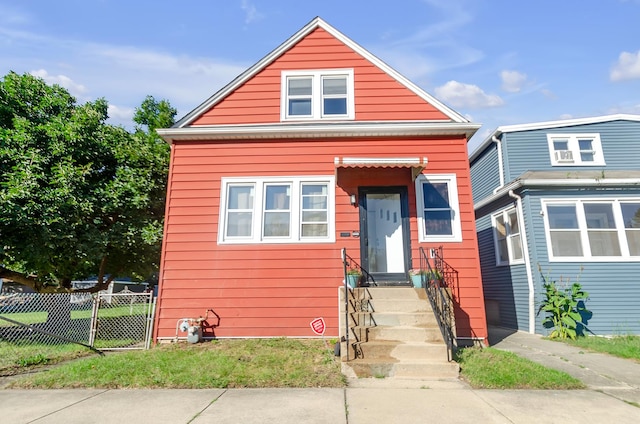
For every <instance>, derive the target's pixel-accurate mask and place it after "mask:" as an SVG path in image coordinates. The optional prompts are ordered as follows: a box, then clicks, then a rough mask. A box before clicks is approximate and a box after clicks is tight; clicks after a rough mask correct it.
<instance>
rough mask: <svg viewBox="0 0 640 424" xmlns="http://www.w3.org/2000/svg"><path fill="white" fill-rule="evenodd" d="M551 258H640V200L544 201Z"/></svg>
mask: <svg viewBox="0 0 640 424" xmlns="http://www.w3.org/2000/svg"><path fill="white" fill-rule="evenodd" d="M543 210H544V215H545V230H546V236H547V246H548V250H549V258H551V259H552V260H556V261H576V260H581V261H582V260H589V259H591V260H592V261H603V260H606V261H616V260H620V261H623V260H640V199H631V200H628V199H611V200H601V199H598V200H594V199H581V200H575V201H546V202H544V201H543Z"/></svg>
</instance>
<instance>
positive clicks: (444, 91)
mask: <svg viewBox="0 0 640 424" xmlns="http://www.w3.org/2000/svg"><path fill="white" fill-rule="evenodd" d="M435 93H436V96H437V97H438V98H439V99H441V100H442V101H444V102H445V103H447V104H449V105H451V106H453V107H459V108H466V107H468V108H477V109H481V108H487V107H496V106H502V105H503V104H504V101H503V100H502V99H501V98H500V96H498V95H496V94H487V93H485V92H484V91H483V90H482V89H481V88H480V87H478V86H477V85H473V84H465V83H462V82H458V81H449V82H447V83H446V84H445V85H442V86H440V87H436V89H435Z"/></svg>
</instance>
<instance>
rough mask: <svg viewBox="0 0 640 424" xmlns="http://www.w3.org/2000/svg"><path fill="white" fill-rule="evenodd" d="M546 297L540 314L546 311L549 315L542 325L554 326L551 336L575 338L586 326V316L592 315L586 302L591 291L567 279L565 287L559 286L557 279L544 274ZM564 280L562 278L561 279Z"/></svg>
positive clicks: (546, 326) (554, 337)
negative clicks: (570, 282)
mask: <svg viewBox="0 0 640 424" xmlns="http://www.w3.org/2000/svg"><path fill="white" fill-rule="evenodd" d="M542 278H543V280H544V284H543V285H542V286H543V288H544V290H545V299H544V300H543V302H542V304H541V305H540V308H539V309H538V314H540V312H541V311H544V312H545V313H546V314H547V316H546V317H545V319H544V321H542V325H543V326H544V327H545V328H553V331H552V332H551V334H549V337H550V338H552V339H556V338H557V339H567V338H570V339H573V340H575V338H576V337H577V336H578V335H579V334H580V333H581V330H582V328H583V327H584V328H586V323H585V322H584V317H585V316H590V315H591V311H589V310H588V309H587V308H586V306H585V304H584V302H585V301H586V300H587V299H588V298H589V293H587V292H586V291H584V290H583V289H582V286H581V285H580V283H578V282H575V283H572V284H571V285H570V286H569V282H568V281H567V282H566V283H565V284H564V287H559V286H558V284H556V282H555V281H552V280H550V279H549V277H546V276H544V275H543V277H542ZM561 282H562V280H561Z"/></svg>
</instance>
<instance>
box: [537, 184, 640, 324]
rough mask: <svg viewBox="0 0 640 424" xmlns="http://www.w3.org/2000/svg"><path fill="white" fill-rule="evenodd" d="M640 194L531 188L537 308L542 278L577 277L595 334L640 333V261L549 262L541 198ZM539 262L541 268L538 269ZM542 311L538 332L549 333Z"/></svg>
mask: <svg viewBox="0 0 640 424" xmlns="http://www.w3.org/2000/svg"><path fill="white" fill-rule="evenodd" d="M603 196H606V197H607V198H623V197H640V190H637V189H636V190H624V191H623V190H616V191H611V190H608V191H606V193H603V192H602V191H597V190H583V191H580V192H579V193H575V192H574V193H571V192H564V193H563V192H558V191H546V192H545V191H529V192H527V198H526V202H525V207H526V210H525V215H526V217H528V218H529V219H525V225H526V226H527V228H528V232H527V234H528V237H530V243H529V244H530V245H531V247H532V250H531V262H532V270H533V277H534V281H535V293H536V298H535V301H536V310H537V309H538V308H539V306H540V303H541V302H542V300H543V289H542V284H543V278H542V276H543V275H544V276H546V277H548V278H550V279H551V280H554V281H557V282H560V281H562V282H565V283H568V282H574V281H578V282H579V283H580V284H581V285H582V287H583V288H584V289H585V290H586V291H587V292H588V293H589V300H588V301H587V302H586V305H587V308H588V309H589V310H591V311H592V312H593V317H592V318H591V319H590V320H589V322H588V326H589V329H590V330H591V331H593V332H594V333H596V334H601V335H609V334H621V333H634V334H640V262H591V261H589V262H584V261H583V262H550V261H549V256H548V250H547V243H546V235H545V229H544V219H543V216H542V215H541V214H540V211H541V210H542V206H541V199H570V198H573V197H580V198H602V197H603ZM538 266H539V268H540V270H538ZM543 319H544V316H543V314H540V315H538V316H537V317H536V333H540V334H546V333H547V330H546V329H544V328H543V327H542V320H543Z"/></svg>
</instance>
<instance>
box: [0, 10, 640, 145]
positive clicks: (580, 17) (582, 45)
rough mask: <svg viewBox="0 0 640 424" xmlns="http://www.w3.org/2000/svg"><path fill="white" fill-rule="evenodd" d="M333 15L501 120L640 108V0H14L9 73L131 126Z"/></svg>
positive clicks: (7, 43)
mask: <svg viewBox="0 0 640 424" xmlns="http://www.w3.org/2000/svg"><path fill="white" fill-rule="evenodd" d="M315 16H320V17H322V18H323V19H324V20H326V21H327V22H328V23H329V24H331V25H333V26H334V27H335V28H336V29H338V30H339V31H341V32H342V33H344V34H345V35H346V36H348V37H349V38H351V39H352V40H354V41H355V42H356V43H358V44H360V45H361V46H363V47H364V48H366V49H367V50H369V51H370V52H371V53H373V54H375V55H376V56H378V57H379V58H380V59H382V60H384V61H385V62H386V63H388V64H389V65H391V66H392V67H393V68H395V69H396V70H398V71H399V72H400V73H402V74H403V75H405V76H406V77H407V78H409V79H410V80H412V81H413V82H414V83H416V84H417V85H418V86H420V87H421V88H423V89H424V90H426V91H427V92H429V93H430V94H432V95H434V96H435V97H437V98H438V99H439V100H441V101H443V102H444V103H445V104H447V105H449V106H450V107H452V108H453V109H454V110H456V111H458V112H460V113H462V114H463V115H465V116H466V117H467V118H469V119H471V120H472V121H473V122H477V123H480V124H483V126H482V128H481V129H480V130H479V131H478V133H477V134H476V136H474V138H473V139H472V140H471V141H470V143H469V149H470V151H473V149H474V148H475V147H476V146H477V145H478V144H479V143H480V142H481V141H482V140H483V139H484V138H485V137H486V136H487V135H489V134H490V133H491V132H492V131H493V130H494V129H495V128H496V127H497V126H500V125H511V124H523V123H529V122H538V121H546V120H556V119H564V118H580V117H588V116H596V115H602V114H610V113H640V24H639V22H640V0H563V1H557V0H538V1H527V2H521V1H513V0H396V1H382V0H319V1H315V0H304V1H301V0H185V1H181V2H177V1H175V0H173V1H166V0H156V1H154V2H150V3H148V2H137V1H131V0H128V1H124V0H90V1H87V0H59V1H55V2H54V1H50V0H46V1H45V0H25V1H21V2H16V1H15V0H0V75H2V76H3V75H6V74H7V73H8V72H9V71H15V72H18V73H24V72H30V73H33V74H35V75H38V76H41V77H42V78H44V79H45V80H46V81H47V82H49V83H57V84H60V85H62V86H64V87H66V88H67V89H68V90H69V91H70V92H71V93H72V94H73V95H75V96H76V98H77V99H78V101H80V102H84V101H87V100H94V99H96V98H99V97H104V98H106V99H107V100H108V102H109V104H110V110H109V114H110V117H111V122H113V123H116V124H122V125H125V126H127V127H129V128H130V127H131V117H132V115H133V110H134V108H135V107H137V106H139V105H140V104H141V103H142V100H144V98H145V96H146V95H153V96H154V97H155V98H156V99H158V100H159V99H167V100H169V101H170V102H171V104H172V105H173V106H174V107H176V108H177V109H178V115H179V116H178V118H179V117H181V116H183V115H184V114H186V113H188V112H189V111H190V110H191V109H193V108H195V107H196V106H197V105H199V104H200V103H201V102H202V101H204V100H205V99H207V98H208V97H209V96H210V95H212V94H213V93H214V92H216V91H217V90H218V89H220V88H221V87H223V86H224V85H225V84H227V83H228V82H229V81H231V80H232V79H233V78H235V77H236V76H237V75H238V74H240V73H241V72H242V71H243V70H245V69H246V68H248V67H249V66H251V65H253V64H254V63H255V62H257V61H258V60H259V59H261V58H262V57H263V56H265V55H266V54H268V53H269V52H270V51H271V50H272V49H274V48H275V47H277V46H278V45H280V44H281V43H282V42H283V41H285V40H286V39H287V38H288V37H290V36H291V35H293V34H294V33H295V32H296V31H298V30H299V29H300V28H302V27H303V26H304V25H305V24H307V23H308V22H309V21H310V20H311V19H313V18H314V17H315Z"/></svg>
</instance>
